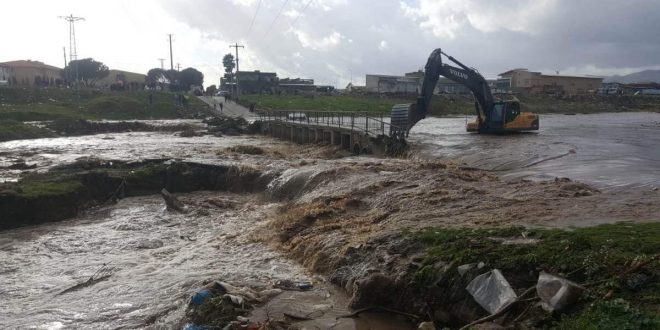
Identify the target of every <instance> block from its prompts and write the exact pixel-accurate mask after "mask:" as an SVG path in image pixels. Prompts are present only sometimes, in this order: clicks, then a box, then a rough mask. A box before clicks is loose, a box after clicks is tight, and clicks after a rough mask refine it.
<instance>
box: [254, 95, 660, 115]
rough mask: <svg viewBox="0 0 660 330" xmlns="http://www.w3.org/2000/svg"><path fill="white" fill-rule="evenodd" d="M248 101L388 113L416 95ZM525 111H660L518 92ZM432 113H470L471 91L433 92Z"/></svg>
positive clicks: (657, 105)
mask: <svg viewBox="0 0 660 330" xmlns="http://www.w3.org/2000/svg"><path fill="white" fill-rule="evenodd" d="M242 98H243V99H244V100H245V101H246V102H247V103H255V104H256V105H257V108H262V109H276V110H313V111H368V112H374V113H378V114H389V113H390V111H391V109H392V106H393V105H395V104H401V103H413V102H415V97H413V96H411V97H409V98H388V97H379V96H351V95H336V96H326V95H319V96H303V95H245V96H242ZM520 101H521V106H522V109H523V110H524V111H533V112H537V113H597V112H632V111H660V97H651V96H612V95H611V96H595V95H586V96H579V97H577V96H576V97H564V98H557V97H551V96H525V97H523V96H521V97H520ZM432 102H433V104H432V106H431V114H432V115H436V116H441V115H473V114H474V111H475V110H474V101H473V99H472V96H470V95H436V96H434V98H433V101H432Z"/></svg>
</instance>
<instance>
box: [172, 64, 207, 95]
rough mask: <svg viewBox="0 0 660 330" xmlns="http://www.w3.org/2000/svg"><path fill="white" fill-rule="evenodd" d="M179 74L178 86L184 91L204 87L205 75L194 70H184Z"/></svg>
mask: <svg viewBox="0 0 660 330" xmlns="http://www.w3.org/2000/svg"><path fill="white" fill-rule="evenodd" d="M178 74H179V79H178V81H179V83H178V85H179V87H180V88H181V89H183V90H188V89H190V86H202V84H204V74H202V73H201V72H199V71H197V70H196V69H194V68H186V69H183V70H181V72H178Z"/></svg>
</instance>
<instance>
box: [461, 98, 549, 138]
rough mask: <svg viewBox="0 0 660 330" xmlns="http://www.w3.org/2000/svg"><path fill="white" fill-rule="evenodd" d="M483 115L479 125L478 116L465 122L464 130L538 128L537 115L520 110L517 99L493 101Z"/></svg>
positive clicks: (509, 130) (503, 130) (498, 130)
mask: <svg viewBox="0 0 660 330" xmlns="http://www.w3.org/2000/svg"><path fill="white" fill-rule="evenodd" d="M477 106H478V105H477ZM479 117H481V114H480V115H479ZM484 117H485V118H483V119H482V121H483V122H482V124H481V125H479V118H477V119H476V120H474V121H472V122H469V123H468V124H467V126H466V130H467V131H468V132H479V133H496V134H497V133H507V132H522V131H532V130H538V129H539V116H538V115H537V114H535V113H531V112H521V111H520V103H519V102H518V100H509V101H495V102H493V107H492V108H491V110H490V111H487V112H486V113H485V116H484Z"/></svg>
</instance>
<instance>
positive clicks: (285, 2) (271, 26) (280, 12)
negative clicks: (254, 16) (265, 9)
mask: <svg viewBox="0 0 660 330" xmlns="http://www.w3.org/2000/svg"><path fill="white" fill-rule="evenodd" d="M287 3H289V0H285V1H284V3H283V4H282V7H280V11H279V12H278V13H277V16H275V19H274V20H273V21H272V22H271V23H270V26H269V27H268V30H266V33H264V36H263V37H262V38H266V36H267V35H268V33H269V32H270V29H272V28H273V25H275V22H276V21H277V19H278V18H280V15H282V11H283V10H284V7H286V4H287Z"/></svg>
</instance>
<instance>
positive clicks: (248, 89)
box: [236, 70, 277, 94]
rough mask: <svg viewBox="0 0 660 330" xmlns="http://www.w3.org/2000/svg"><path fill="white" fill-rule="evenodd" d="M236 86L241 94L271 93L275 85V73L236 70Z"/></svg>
mask: <svg viewBox="0 0 660 330" xmlns="http://www.w3.org/2000/svg"><path fill="white" fill-rule="evenodd" d="M236 77H237V78H238V86H239V88H240V90H241V94H261V93H272V92H273V89H274V88H275V87H277V73H275V72H261V71H259V70H255V71H238V72H236Z"/></svg>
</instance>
